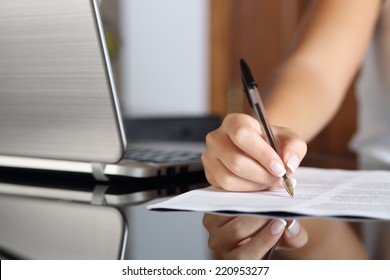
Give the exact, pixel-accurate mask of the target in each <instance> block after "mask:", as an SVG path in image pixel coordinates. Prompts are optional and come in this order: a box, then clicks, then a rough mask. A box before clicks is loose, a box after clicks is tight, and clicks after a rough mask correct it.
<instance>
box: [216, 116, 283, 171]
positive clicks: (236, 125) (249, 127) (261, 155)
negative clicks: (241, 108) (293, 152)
mask: <svg viewBox="0 0 390 280" xmlns="http://www.w3.org/2000/svg"><path fill="white" fill-rule="evenodd" d="M222 128H223V129H224V130H225V131H226V133H227V135H228V136H229V138H230V140H231V141H232V143H233V144H234V145H235V146H237V147H238V148H239V149H240V150H241V151H242V152H243V153H245V154H246V156H249V157H252V158H253V159H254V160H255V161H257V162H258V163H260V164H261V165H262V166H263V167H264V168H265V169H267V170H268V172H270V173H271V174H272V175H274V176H276V177H281V176H283V175H284V174H285V173H286V169H285V167H284V163H283V162H282V160H281V159H280V157H279V155H278V154H277V153H276V151H275V150H274V149H272V147H271V146H270V145H269V144H268V142H267V141H266V140H265V139H264V138H263V137H262V134H263V133H262V132H261V128H260V124H259V122H258V121H257V120H255V119H254V118H252V117H250V116H248V115H242V114H231V115H228V116H227V117H226V118H225V121H224V122H223V123H222Z"/></svg>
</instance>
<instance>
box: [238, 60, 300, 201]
mask: <svg viewBox="0 0 390 280" xmlns="http://www.w3.org/2000/svg"><path fill="white" fill-rule="evenodd" d="M240 68H241V79H242V83H243V85H244V91H245V93H246V96H247V98H248V102H249V105H250V106H251V108H253V109H254V111H255V113H256V116H257V117H258V119H259V122H260V125H261V128H262V130H263V132H264V134H265V138H266V140H267V142H268V144H269V145H270V146H271V147H272V148H273V149H274V150H275V151H276V153H277V154H278V155H280V151H279V148H278V146H277V145H276V141H275V137H274V134H273V133H272V129H271V126H270V125H269V124H268V121H267V118H266V116H265V110H264V106H263V102H262V101H261V97H260V93H259V90H258V89H257V84H256V82H255V80H254V79H253V76H252V73H251V70H250V69H249V66H248V65H247V64H246V62H245V61H244V60H243V59H241V60H240ZM282 179H283V184H284V187H285V189H286V191H287V192H288V194H289V195H290V196H291V197H294V188H293V185H292V183H291V180H290V178H289V177H288V175H287V173H285V174H284V175H283V176H282Z"/></svg>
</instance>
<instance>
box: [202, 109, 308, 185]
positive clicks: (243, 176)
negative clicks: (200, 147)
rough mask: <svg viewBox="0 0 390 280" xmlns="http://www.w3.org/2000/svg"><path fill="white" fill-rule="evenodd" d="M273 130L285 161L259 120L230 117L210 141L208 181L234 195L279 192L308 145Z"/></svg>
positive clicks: (284, 131) (206, 163) (205, 157)
mask: <svg viewBox="0 0 390 280" xmlns="http://www.w3.org/2000/svg"><path fill="white" fill-rule="evenodd" d="M273 129H274V133H275V136H276V137H277V139H278V142H279V144H280V145H279V146H280V148H281V151H282V158H283V161H282V159H281V158H280V157H279V155H278V154H277V153H276V152H275V151H274V150H273V149H272V148H271V147H270V145H269V144H268V143H267V142H266V141H265V140H264V139H263V137H262V133H261V128H260V124H259V122H258V121H257V120H255V119H254V118H252V117H250V116H248V115H244V114H230V115H228V116H226V118H225V120H224V122H223V123H222V125H221V127H219V128H218V129H217V130H215V131H213V132H210V133H209V134H208V135H207V137H206V144H207V149H206V150H205V152H204V153H203V155H202V162H203V165H204V167H205V173H206V177H207V179H208V181H209V182H210V183H211V184H212V185H214V186H216V187H220V188H223V189H226V190H231V191H258V190H264V189H279V188H280V185H281V180H280V178H278V177H280V176H282V175H284V174H285V173H286V171H287V172H289V173H294V172H295V170H296V168H297V167H298V166H299V164H300V162H301V160H302V158H303V157H304V155H305V153H306V143H305V142H304V141H303V140H301V139H300V138H299V137H298V136H297V135H296V134H294V133H292V132H290V131H289V130H287V129H282V128H276V127H275V128H273ZM284 162H285V163H286V164H285V163H284Z"/></svg>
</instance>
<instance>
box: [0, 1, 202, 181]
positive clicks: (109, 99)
mask: <svg viewBox="0 0 390 280" xmlns="http://www.w3.org/2000/svg"><path fill="white" fill-rule="evenodd" d="M119 107H120V106H119V103H118V99H117V95H116V91H115V81H114V77H113V74H112V70H111V65H110V59H109V56H108V51H107V47H106V44H105V39H104V31H103V27H102V20H101V17H100V13H99V1H98V0H55V1H53V0H34V1H32V0H0V167H1V166H3V167H16V168H32V169H44V170H56V171H70V172H82V173H92V174H93V175H94V177H95V178H96V179H98V180H107V179H108V177H109V176H110V175H120V176H130V177H153V176H159V175H166V174H176V173H180V172H192V171H201V170H202V164H201V161H200V154H201V152H202V151H203V149H204V144H195V143H187V144H185V143H180V144H178V143H165V144H164V145H163V146H161V143H154V142H148V143H143V144H129V145H128V144H127V142H126V137H125V131H124V127H123V123H122V119H121V113H120V108H119ZM130 133H131V132H130ZM127 146H128V147H127ZM140 146H141V147H140ZM135 148H142V149H144V150H142V151H141V152H140V151H139V150H137V149H135ZM149 149H152V151H149ZM161 149H164V151H162V152H163V154H161ZM129 150H131V151H134V150H136V151H135V153H136V156H137V158H135V159H127V157H125V155H126V154H127V151H129ZM137 151H138V152H137ZM144 155H148V156H149V158H148V159H144V158H141V156H144ZM177 156H178V157H179V158H177ZM172 157H173V159H172ZM165 159H168V161H167V162H166V161H165Z"/></svg>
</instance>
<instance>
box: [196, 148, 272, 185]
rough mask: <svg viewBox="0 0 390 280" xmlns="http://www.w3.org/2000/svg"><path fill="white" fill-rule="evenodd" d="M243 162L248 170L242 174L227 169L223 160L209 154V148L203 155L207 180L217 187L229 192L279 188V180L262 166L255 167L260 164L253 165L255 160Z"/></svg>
mask: <svg viewBox="0 0 390 280" xmlns="http://www.w3.org/2000/svg"><path fill="white" fill-rule="evenodd" d="M237 156H239V155H237ZM242 161H243V163H242V166H243V167H246V166H248V168H247V169H246V170H245V171H244V170H243V171H242V173H240V171H238V170H237V169H234V167H231V166H230V167H229V168H228V167H226V165H225V164H224V162H223V161H222V160H221V159H219V158H217V157H215V156H212V155H211V154H210V153H209V152H208V148H207V149H206V151H205V152H204V153H203V155H202V162H203V166H204V169H205V174H206V178H207V180H208V182H209V183H210V184H212V185H213V186H215V187H219V188H223V189H225V190H228V191H238V190H239V191H259V190H264V189H267V188H268V187H269V186H274V187H275V188H278V187H279V185H278V182H279V179H278V178H276V177H274V176H269V174H268V173H267V172H266V171H265V170H264V169H263V168H262V167H261V166H257V167H256V166H254V165H258V164H252V163H253V160H251V159H250V158H248V157H243V158H242ZM250 161H252V163H251V162H250ZM225 162H226V161H225ZM227 162H228V163H229V162H230V160H227ZM245 162H247V164H246V163H245ZM238 165H239V164H237V166H238ZM232 170H233V171H232Z"/></svg>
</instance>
